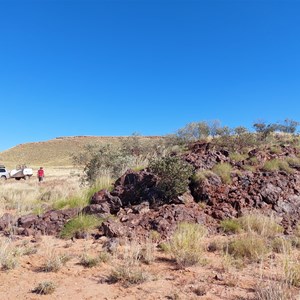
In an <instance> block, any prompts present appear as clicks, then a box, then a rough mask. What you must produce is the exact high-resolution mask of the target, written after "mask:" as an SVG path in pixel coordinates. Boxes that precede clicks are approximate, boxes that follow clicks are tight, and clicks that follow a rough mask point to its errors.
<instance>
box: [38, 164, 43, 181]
mask: <svg viewBox="0 0 300 300" xmlns="http://www.w3.org/2000/svg"><path fill="white" fill-rule="evenodd" d="M37 177H38V179H39V182H42V181H43V180H44V177H45V173H44V169H43V167H40V169H39V170H38V173H37Z"/></svg>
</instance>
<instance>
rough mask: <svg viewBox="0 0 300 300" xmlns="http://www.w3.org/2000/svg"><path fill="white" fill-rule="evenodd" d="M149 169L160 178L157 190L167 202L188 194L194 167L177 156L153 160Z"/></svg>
mask: <svg viewBox="0 0 300 300" xmlns="http://www.w3.org/2000/svg"><path fill="white" fill-rule="evenodd" d="M149 169H150V170H151V171H152V172H153V173H154V174H155V175H157V176H158V177H159V182H158V186H157V188H158V189H159V191H160V192H161V193H162V196H163V197H164V198H165V199H166V200H172V199H173V198H174V197H176V196H178V195H181V194H183V193H184V192H186V190H187V189H188V184H189V178H190V177H191V176H192V174H193V167H192V166H191V165H189V164H188V163H186V162H184V161H183V160H181V159H180V158H178V157H175V156H174V157H171V156H168V157H163V158H160V159H156V160H152V161H151V162H150V165H149Z"/></svg>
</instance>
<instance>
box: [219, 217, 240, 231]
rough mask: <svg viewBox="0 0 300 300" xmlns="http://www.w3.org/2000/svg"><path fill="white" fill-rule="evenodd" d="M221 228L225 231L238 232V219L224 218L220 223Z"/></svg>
mask: <svg viewBox="0 0 300 300" xmlns="http://www.w3.org/2000/svg"><path fill="white" fill-rule="evenodd" d="M220 227H221V229H223V231H224V232H225V233H239V232H241V231H242V226H241V224H240V222H239V220H238V219H226V220H223V221H221V223H220Z"/></svg>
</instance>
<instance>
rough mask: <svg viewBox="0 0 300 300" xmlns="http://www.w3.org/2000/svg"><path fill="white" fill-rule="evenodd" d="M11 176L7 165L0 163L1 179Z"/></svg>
mask: <svg viewBox="0 0 300 300" xmlns="http://www.w3.org/2000/svg"><path fill="white" fill-rule="evenodd" d="M9 177H10V176H9V171H8V170H7V169H6V168H5V166H3V165H0V179H1V180H6V179H8V178H9Z"/></svg>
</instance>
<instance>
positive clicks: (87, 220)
mask: <svg viewBox="0 0 300 300" xmlns="http://www.w3.org/2000/svg"><path fill="white" fill-rule="evenodd" d="M102 222H103V219H101V218H97V217H95V216H92V215H84V214H81V215H79V216H78V217H76V218H74V219H72V220H70V221H69V222H67V223H66V224H65V226H64V228H63V229H62V231H61V232H60V237H61V238H64V239H70V238H72V237H75V236H76V235H77V234H80V233H88V232H89V231H91V230H93V229H95V228H97V227H98V226H100V225H101V223H102Z"/></svg>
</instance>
